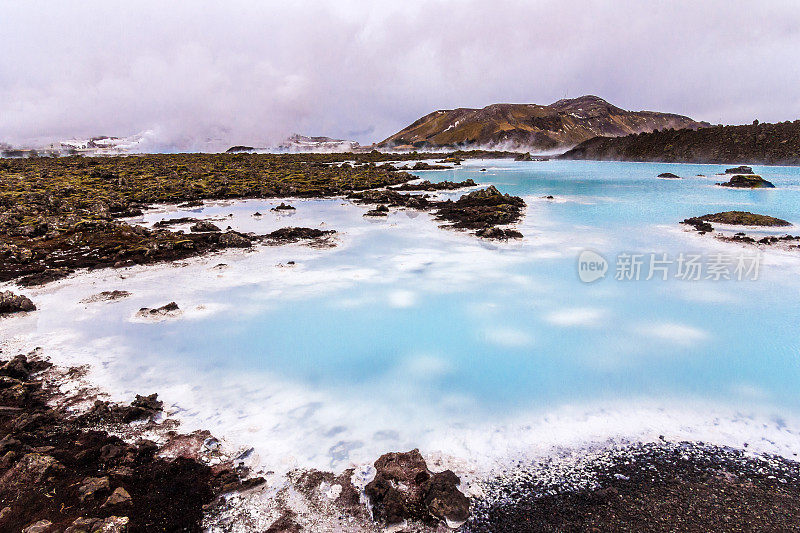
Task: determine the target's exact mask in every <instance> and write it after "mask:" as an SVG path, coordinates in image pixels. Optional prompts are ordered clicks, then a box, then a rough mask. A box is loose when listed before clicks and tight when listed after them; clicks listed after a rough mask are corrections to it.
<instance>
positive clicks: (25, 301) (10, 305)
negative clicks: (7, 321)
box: [0, 291, 36, 315]
mask: <svg viewBox="0 0 800 533" xmlns="http://www.w3.org/2000/svg"><path fill="white" fill-rule="evenodd" d="M29 311H36V306H35V305H33V302H32V301H31V299H30V298H28V297H27V296H22V295H16V294H14V293H13V292H11V291H4V292H0V315H3V314H11V313H25V312H29Z"/></svg>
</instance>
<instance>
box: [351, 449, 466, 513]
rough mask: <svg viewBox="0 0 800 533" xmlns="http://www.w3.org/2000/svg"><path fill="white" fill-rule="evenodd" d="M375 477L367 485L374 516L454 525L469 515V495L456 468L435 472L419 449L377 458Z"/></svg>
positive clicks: (366, 488) (366, 490) (366, 491)
mask: <svg viewBox="0 0 800 533" xmlns="http://www.w3.org/2000/svg"><path fill="white" fill-rule="evenodd" d="M375 469H376V474H375V479H373V480H372V481H371V482H370V483H369V484H367V486H366V487H365V493H366V495H367V497H368V498H369V505H370V508H371V510H372V516H373V519H374V520H375V521H377V522H379V523H382V524H384V525H387V526H392V525H395V524H400V523H402V522H404V521H405V520H418V521H421V522H424V523H429V524H430V523H435V522H436V521H444V522H445V523H447V524H448V525H450V526H455V525H459V524H461V523H463V522H464V521H466V519H467V518H468V517H469V499H468V498H467V497H466V496H464V494H462V493H461V492H460V491H459V490H458V485H459V483H460V480H459V478H458V476H456V475H455V474H454V473H453V472H451V471H449V470H446V471H444V472H439V473H435V474H434V473H432V472H431V471H429V470H428V466H427V464H426V463H425V459H423V457H422V455H421V454H420V453H419V450H417V449H414V450H411V451H410V452H404V453H397V452H393V453H387V454H384V455H382V456H381V457H380V458H378V460H377V461H375Z"/></svg>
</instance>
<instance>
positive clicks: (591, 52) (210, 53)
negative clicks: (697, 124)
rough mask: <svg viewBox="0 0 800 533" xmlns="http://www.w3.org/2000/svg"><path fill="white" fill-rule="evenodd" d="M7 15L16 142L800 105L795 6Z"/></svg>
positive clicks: (2, 117) (245, 8)
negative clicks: (587, 105)
mask: <svg viewBox="0 0 800 533" xmlns="http://www.w3.org/2000/svg"><path fill="white" fill-rule="evenodd" d="M2 19H3V23H2V25H3V31H2V32H0V46H2V49H3V54H2V55H1V56H0V141H5V142H11V143H13V144H24V143H33V142H45V141H47V140H54V139H63V138H66V137H71V136H90V135H100V134H105V135H118V136H127V135H131V134H134V133H139V132H143V131H149V132H153V133H154V135H155V138H156V141H155V142H154V143H153V144H152V149H154V150H156V149H158V150H211V149H220V148H225V147H227V146H229V145H230V144H254V145H266V144H270V143H275V142H277V141H279V140H281V139H282V138H284V137H285V136H286V135H288V134H290V133H293V132H298V133H303V134H308V135H328V136H331V137H345V138H347V137H355V140H357V141H359V142H362V143H369V142H372V141H376V140H381V139H383V138H385V137H387V136H388V135H390V134H392V133H394V132H395V131H397V130H399V129H400V128H402V127H404V126H406V125H407V124H408V123H410V122H412V121H413V120H416V119H417V118H419V117H420V116H422V115H424V114H426V113H428V112H430V111H432V110H434V109H439V108H452V107H480V106H485V105H487V104H490V103H494V102H536V103H550V102H552V101H554V100H557V99H559V98H562V97H565V96H569V97H574V96H579V95H581V94H586V93H592V94H597V95H599V96H602V97H604V98H606V99H607V100H609V101H610V102H612V103H614V104H616V105H619V106H621V107H625V108H629V109H636V110H638V109H655V110H662V111H671V112H676V113H682V114H688V115H690V116H692V117H694V118H696V119H701V120H708V121H710V122H715V123H716V122H725V123H745V122H750V121H752V120H753V119H755V118H758V119H760V120H762V121H779V120H787V119H795V118H798V116H800V95H799V94H798V92H797V90H796V88H797V87H798V86H800V70H798V69H796V68H794V64H795V62H796V58H795V55H796V51H797V50H798V49H800V32H799V31H798V30H797V28H798V27H800V10H798V9H797V6H796V3H794V2H792V1H783V2H766V3H760V4H754V3H752V2H744V1H738V0H737V1H722V0H711V1H708V2H688V1H676V2H663V3H652V2H638V1H621V2H605V1H600V2H591V3H586V2H577V1H572V2H568V1H564V0H560V1H555V0H542V1H539V2H524V1H522V0H519V1H501V2H491V3H486V2H479V1H477V0H465V1H459V2H456V1H454V0H439V1H430V2H416V1H412V2H402V3H400V2H395V3H391V4H390V3H385V2H366V1H337V2H333V1H328V2H326V1H322V2H314V3H306V2H301V3H285V2H258V3H253V2H243V1H231V2H225V3H223V4H220V3H216V2H204V1H201V0H198V1H192V2H188V1H176V2H167V3H164V2H154V1H142V2H126V3H123V2H77V1H66V2H58V3H52V2H43V1H42V2H37V1H31V2H15V3H6V4H5V5H4V6H3V8H2Z"/></svg>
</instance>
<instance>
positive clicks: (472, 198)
mask: <svg viewBox="0 0 800 533" xmlns="http://www.w3.org/2000/svg"><path fill="white" fill-rule="evenodd" d="M523 207H525V201H524V200H523V199H522V198H520V197H518V196H511V195H510V194H502V193H500V191H498V190H497V188H496V187H495V186H494V185H491V186H489V187H487V188H485V189H479V190H477V191H472V192H470V193H468V194H465V195H463V196H462V197H461V198H459V199H458V200H456V201H455V202H453V201H451V200H447V201H446V202H439V203H438V204H437V211H436V217H437V218H438V219H440V220H446V221H448V222H452V223H453V227H455V228H466V229H483V228H490V227H492V226H496V225H500V224H512V223H514V222H516V221H517V220H519V218H520V217H521V216H522V208H523Z"/></svg>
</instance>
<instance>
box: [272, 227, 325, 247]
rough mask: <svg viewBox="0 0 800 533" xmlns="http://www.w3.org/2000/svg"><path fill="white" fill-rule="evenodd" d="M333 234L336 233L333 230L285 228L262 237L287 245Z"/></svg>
mask: <svg viewBox="0 0 800 533" xmlns="http://www.w3.org/2000/svg"><path fill="white" fill-rule="evenodd" d="M334 233H336V232H335V231H334V230H321V229H316V228H295V227H287V228H280V229H276V230H275V231H273V232H271V233H267V234H266V235H265V236H264V237H265V238H267V239H269V240H271V241H273V242H278V243H289V242H296V241H300V240H304V239H319V238H320V237H324V236H326V235H332V234H334Z"/></svg>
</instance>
